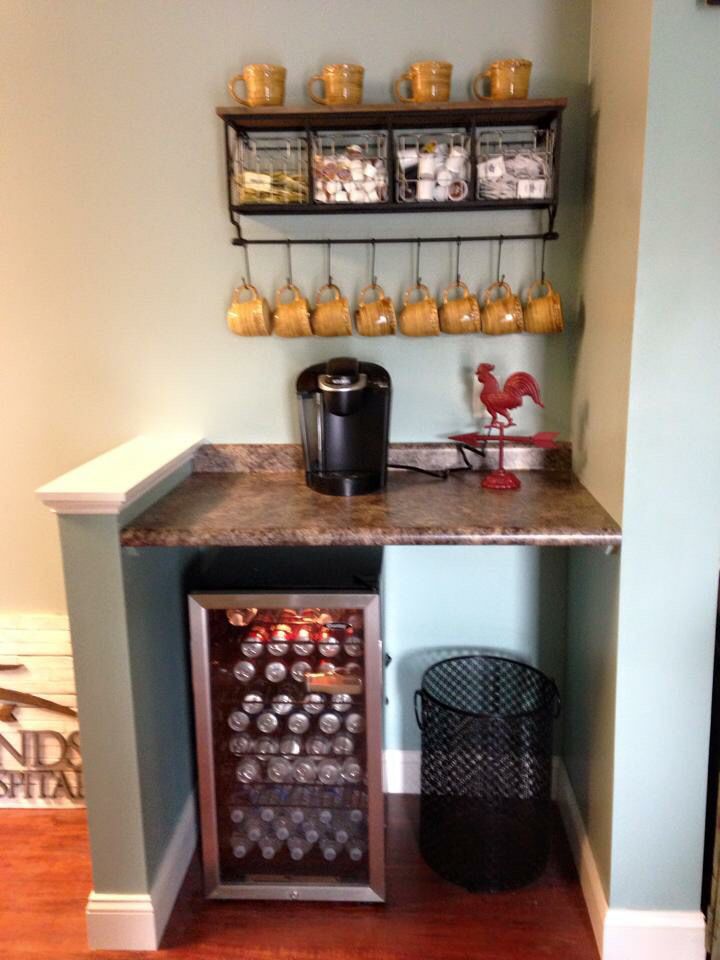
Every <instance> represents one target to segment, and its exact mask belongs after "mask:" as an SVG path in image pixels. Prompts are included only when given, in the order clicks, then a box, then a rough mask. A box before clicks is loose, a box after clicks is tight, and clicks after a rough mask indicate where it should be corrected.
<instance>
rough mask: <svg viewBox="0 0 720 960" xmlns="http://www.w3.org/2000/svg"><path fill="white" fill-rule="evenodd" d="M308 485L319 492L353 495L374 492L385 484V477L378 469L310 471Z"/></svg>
mask: <svg viewBox="0 0 720 960" xmlns="http://www.w3.org/2000/svg"><path fill="white" fill-rule="evenodd" d="M306 477H307V483H308V486H309V487H311V488H312V489H313V490H317V491H318V493H325V494H329V495H330V496H335V497H352V496H355V495H356V494H361V493H374V492H375V491H376V490H382V488H383V487H384V486H385V482H384V477H383V475H382V474H379V473H378V472H377V471H376V470H372V471H353V470H334V471H319V470H318V471H309V472H308V473H307V474H306Z"/></svg>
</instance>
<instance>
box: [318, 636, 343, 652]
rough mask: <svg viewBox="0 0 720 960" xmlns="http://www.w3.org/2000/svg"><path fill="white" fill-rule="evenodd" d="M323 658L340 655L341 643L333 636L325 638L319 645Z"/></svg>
mask: <svg viewBox="0 0 720 960" xmlns="http://www.w3.org/2000/svg"><path fill="white" fill-rule="evenodd" d="M318 650H319V652H320V656H321V657H336V656H337V655H338V654H339V653H340V641H339V640H338V639H337V638H336V637H333V636H329V637H325V638H323V640H321V641H320V643H319V644H318Z"/></svg>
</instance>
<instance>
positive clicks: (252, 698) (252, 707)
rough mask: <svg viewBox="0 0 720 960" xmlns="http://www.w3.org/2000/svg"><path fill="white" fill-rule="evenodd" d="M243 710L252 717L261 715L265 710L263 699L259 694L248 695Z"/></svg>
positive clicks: (245, 697) (243, 700) (244, 700)
mask: <svg viewBox="0 0 720 960" xmlns="http://www.w3.org/2000/svg"><path fill="white" fill-rule="evenodd" d="M242 703H243V710H244V711H245V713H249V714H250V715H251V716H252V715H253V714H255V713H260V712H261V711H262V708H263V698H262V696H261V695H260V694H259V693H246V694H245V696H244V697H243V699H242Z"/></svg>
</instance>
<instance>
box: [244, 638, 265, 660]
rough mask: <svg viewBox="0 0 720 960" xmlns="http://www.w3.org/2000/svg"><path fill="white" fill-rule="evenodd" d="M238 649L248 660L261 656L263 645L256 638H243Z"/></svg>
mask: <svg viewBox="0 0 720 960" xmlns="http://www.w3.org/2000/svg"><path fill="white" fill-rule="evenodd" d="M240 651H241V652H242V655H243V656H244V657H247V658H248V659H249V660H255V658H256V657H261V656H262V652H263V645H262V644H261V643H258V642H257V641H256V640H244V641H243V642H242V643H241V644H240Z"/></svg>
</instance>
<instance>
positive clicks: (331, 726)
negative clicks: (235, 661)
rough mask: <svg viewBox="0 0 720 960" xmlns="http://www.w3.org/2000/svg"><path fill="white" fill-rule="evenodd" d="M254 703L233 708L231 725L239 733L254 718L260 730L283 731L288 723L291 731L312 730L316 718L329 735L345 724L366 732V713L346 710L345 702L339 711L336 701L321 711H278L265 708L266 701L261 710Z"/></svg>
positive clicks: (246, 728)
mask: <svg viewBox="0 0 720 960" xmlns="http://www.w3.org/2000/svg"><path fill="white" fill-rule="evenodd" d="M336 696H343V694H336ZM243 706H245V705H243ZM254 706H255V703H254V702H253V709H251V710H248V709H247V707H245V709H243V710H233V712H232V713H231V714H230V716H229V717H228V726H229V727H230V729H231V730H233V731H235V733H246V732H247V731H248V730H250V729H251V727H252V724H253V722H254V724H255V726H256V728H257V729H258V730H259V731H260V733H280V732H281V731H282V728H283V725H285V726H286V728H287V730H288V731H289V732H290V733H295V734H304V733H308V732H309V730H310V728H311V726H312V723H313V720H316V722H317V727H318V730H319V731H320V732H321V733H325V734H328V735H329V734H333V733H339V731H340V730H341V729H342V727H343V726H344V727H345V729H346V730H347V731H348V733H353V734H358V733H362V731H363V730H364V729H365V720H364V719H363V716H362V714H361V713H358V712H357V711H355V710H352V711H351V712H345V706H344V705H343V709H342V710H341V711H339V712H336V711H337V710H338V708H337V707H336V706H335V705H334V704H333V705H332V706H333V707H335V709H334V710H332V711H330V710H328V711H327V712H322V711H320V712H317V713H316V712H314V711H313V712H308V711H306V710H293V711H289V712H288V713H278V712H276V711H274V710H264V709H262V706H264V704H263V705H262V706H261V708H260V709H259V710H255V709H254ZM350 706H352V704H350Z"/></svg>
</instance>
